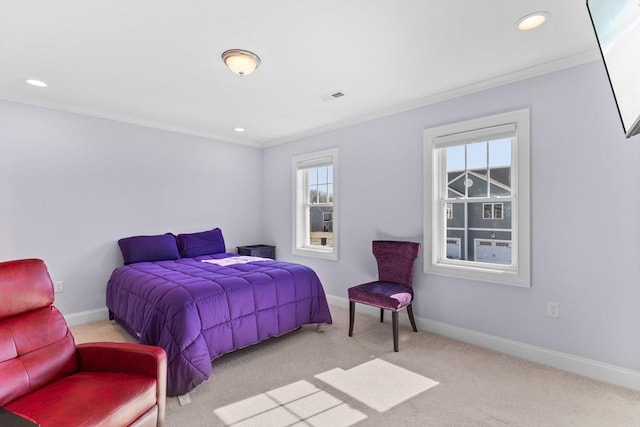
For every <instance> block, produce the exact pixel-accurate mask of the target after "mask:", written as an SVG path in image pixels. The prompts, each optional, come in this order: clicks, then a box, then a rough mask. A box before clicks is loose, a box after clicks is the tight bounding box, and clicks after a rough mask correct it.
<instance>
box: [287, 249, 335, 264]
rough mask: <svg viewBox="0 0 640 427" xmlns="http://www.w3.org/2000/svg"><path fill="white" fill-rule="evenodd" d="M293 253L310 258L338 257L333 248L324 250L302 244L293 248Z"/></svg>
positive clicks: (331, 258)
mask: <svg viewBox="0 0 640 427" xmlns="http://www.w3.org/2000/svg"><path fill="white" fill-rule="evenodd" d="M293 254H294V255H299V256H307V257H311V258H319V259H328V260H333V261H336V260H337V259H338V254H337V252H336V250H335V249H333V250H326V249H322V248H319V247H313V246H304V247H300V248H294V249H293Z"/></svg>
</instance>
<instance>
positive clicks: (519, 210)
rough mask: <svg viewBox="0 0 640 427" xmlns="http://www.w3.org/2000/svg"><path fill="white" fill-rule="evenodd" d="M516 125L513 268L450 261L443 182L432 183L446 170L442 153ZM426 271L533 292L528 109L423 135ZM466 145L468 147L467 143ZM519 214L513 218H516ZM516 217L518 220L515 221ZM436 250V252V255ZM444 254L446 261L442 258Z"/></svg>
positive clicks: (445, 127) (436, 128) (466, 122)
mask: <svg viewBox="0 0 640 427" xmlns="http://www.w3.org/2000/svg"><path fill="white" fill-rule="evenodd" d="M512 123H515V127H516V138H517V142H516V144H514V147H512V152H511V157H512V164H513V165H515V166H516V169H515V170H516V174H515V180H514V182H512V189H513V190H514V193H513V194H514V198H513V202H512V230H511V231H512V240H513V241H515V242H517V244H516V245H515V246H514V247H513V248H512V261H513V264H512V266H511V267H510V268H503V267H501V266H494V265H492V264H487V263H479V262H473V263H471V262H469V261H457V260H447V259H446V239H445V240H444V243H445V244H443V243H442V239H440V238H438V236H440V235H444V233H440V231H441V230H443V227H445V226H446V223H445V220H444V215H442V214H440V211H441V209H440V200H439V189H438V185H439V180H438V179H434V171H438V170H439V169H440V168H442V167H444V165H442V164H439V163H438V162H439V157H438V156H437V155H436V153H437V152H436V148H437V147H436V143H435V141H436V138H437V139H438V141H439V145H438V148H440V147H443V146H447V145H456V141H459V138H460V135H461V134H464V136H465V137H466V138H467V139H468V142H473V141H479V140H481V139H482V138H483V137H486V134H487V132H489V131H487V129H491V132H495V130H496V127H498V128H497V129H500V127H503V126H504V127H505V128H506V127H508V125H509V124H512ZM423 136H424V139H423V143H424V197H423V202H424V246H423V252H424V271H425V272H426V273H434V274H440V275H444V276H451V277H457V278H463V279H469V280H477V281H485V282H492V283H499V284H505V285H512V286H519V287H530V286H531V238H530V236H531V232H530V147H529V146H530V127H529V109H528V108H525V109H522V110H517V111H512V112H507V113H502V114H496V115H493V116H488V117H481V118H478V119H473V120H467V121H463V122H457V123H451V124H448V125H444V126H438V127H433V128H429V129H425V130H424V134H423ZM468 142H465V143H468ZM514 211H515V212H514ZM514 213H515V215H514ZM439 246H440V247H439ZM434 248H435V249H434ZM443 253H444V256H443Z"/></svg>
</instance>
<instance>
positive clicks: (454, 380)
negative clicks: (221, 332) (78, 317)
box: [72, 306, 640, 427]
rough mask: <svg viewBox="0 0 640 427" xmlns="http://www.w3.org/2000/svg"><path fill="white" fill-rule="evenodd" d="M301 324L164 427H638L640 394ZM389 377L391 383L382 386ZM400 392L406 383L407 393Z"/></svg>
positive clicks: (479, 352) (476, 351) (244, 360)
mask: <svg viewBox="0 0 640 427" xmlns="http://www.w3.org/2000/svg"><path fill="white" fill-rule="evenodd" d="M331 311H332V314H333V318H334V325H332V326H324V327H323V328H322V329H321V332H316V328H315V326H305V327H303V328H302V329H299V330H297V331H294V332H291V333H289V334H287V335H285V336H283V337H280V338H272V339H270V340H267V341H265V342H263V343H261V344H258V345H255V346H252V347H250V348H246V349H243V350H239V351H236V352H234V353H231V354H227V355H224V356H222V357H220V358H218V359H216V360H215V361H214V363H213V375H212V377H211V379H210V380H208V381H206V382H205V383H203V384H201V385H199V386H198V387H197V388H196V389H195V391H193V392H191V393H190V394H189V399H190V400H191V403H189V404H187V405H185V406H180V404H179V402H178V399H177V398H175V397H170V398H168V399H167V413H166V421H167V426H170V427H171V426H194V427H195V426H223V425H233V426H236V427H240V426H250V425H256V426H269V425H272V426H306V425H309V426H332V427H335V426H341V425H344V426H348V425H358V426H391V425H404V426H580V427H583V426H586V427H588V426H598V427H604V426H615V427H618V426H625V427H626V426H629V427H631V426H637V427H638V426H640V392H636V391H632V390H628V389H624V388H621V387H616V386H612V385H608V384H603V383H599V382H597V381H593V380H590V379H587V378H583V377H580V376H576V375H573V374H569V373H566V372H563V371H559V370H556V369H553V368H547V367H544V366H541V365H537V364H535V363H531V362H527V361H524V360H521V359H518V358H515V357H511V356H507V355H504V354H500V353H496V352H493V351H490V350H486V349H482V348H479V347H475V346H472V345H468V344H464V343H460V342H457V341H453V340H450V339H448V338H444V337H441V336H438V335H433V334H429V333H425V332H418V333H414V332H412V331H411V330H410V328H409V327H407V326H405V325H401V326H400V352H399V353H394V352H393V343H392V339H391V325H390V323H389V322H387V323H385V324H380V323H379V321H378V319H377V318H374V317H370V316H366V315H358V316H357V317H356V323H355V330H354V336H353V337H352V338H349V337H347V329H348V313H347V310H345V309H343V308H340V307H333V306H332V307H331ZM72 331H73V333H74V336H75V337H76V342H88V341H103V340H106V341H134V340H133V339H132V338H131V337H130V336H129V335H128V334H127V333H126V332H124V331H123V330H122V329H121V328H120V327H119V326H117V325H116V324H114V323H113V322H106V321H104V322H96V323H91V324H85V325H79V326H74V327H72ZM385 378H388V381H385ZM403 384H404V385H403Z"/></svg>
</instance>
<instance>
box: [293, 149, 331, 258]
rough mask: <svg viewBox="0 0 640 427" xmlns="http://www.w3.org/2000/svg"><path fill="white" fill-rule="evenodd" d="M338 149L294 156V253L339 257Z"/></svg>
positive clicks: (319, 256)
mask: <svg viewBox="0 0 640 427" xmlns="http://www.w3.org/2000/svg"><path fill="white" fill-rule="evenodd" d="M337 164H338V150H336V149H332V150H326V151H321V152H318V153H311V154H305V155H301V156H295V157H294V158H293V168H292V170H293V204H294V215H293V216H294V221H293V222H294V224H293V253H294V254H295V255H305V256H314V257H318V258H327V259H337V258H338V252H337V247H338V245H337V243H338V239H337V227H336V221H335V218H336V207H337V206H336V205H337V203H336V202H337Z"/></svg>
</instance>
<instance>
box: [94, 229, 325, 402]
mask: <svg viewBox="0 0 640 427" xmlns="http://www.w3.org/2000/svg"><path fill="white" fill-rule="evenodd" d="M205 234H206V236H205ZM203 236H204V237H203ZM212 236H213V237H212ZM212 242H215V244H213V243H212ZM220 242H222V243H220ZM118 243H119V245H120V248H121V250H122V254H123V258H124V261H125V265H124V266H122V267H118V268H116V269H115V270H114V271H113V273H112V274H111V277H110V279H109V281H108V283H107V296H106V299H107V308H108V309H109V317H110V318H111V319H113V320H115V321H117V322H118V323H119V324H120V325H122V327H123V328H124V329H126V330H127V331H128V332H129V333H130V334H131V335H133V336H134V337H135V338H137V340H138V341H139V342H140V343H143V344H151V345H158V346H160V347H162V348H164V349H165V351H166V352H167V359H168V369H167V394H168V395H170V396H175V395H180V394H184V393H187V392H188V391H190V390H191V389H193V388H194V387H195V386H197V385H198V384H200V383H201V382H202V381H204V380H206V379H208V378H209V377H210V376H211V373H212V361H213V360H214V359H215V358H217V357H218V356H221V355H223V354H225V353H229V352H232V351H234V350H237V349H239V348H243V347H246V346H249V345H252V344H256V343H258V342H261V341H263V340H265V339H268V338H270V337H275V336H280V335H282V334H285V333H287V332H289V331H292V330H295V329H298V328H300V327H301V326H303V325H306V324H321V323H326V324H331V323H332V319H331V313H330V311H329V306H328V304H327V300H326V297H325V293H324V289H323V287H322V284H321V282H320V280H319V278H318V276H317V275H316V273H315V272H314V271H313V270H312V269H311V268H309V267H306V266H304V265H300V264H293V263H287V262H280V261H274V260H271V259H265V258H257V257H246V256H239V255H237V254H230V253H226V252H225V249H224V240H223V239H222V234H221V232H220V230H219V229H214V230H210V231H207V232H202V233H192V234H189V235H178V236H174V235H172V234H169V233H168V234H165V235H161V236H135V237H130V238H126V239H121V240H120V241H119V242H118ZM174 245H175V248H174ZM207 252H211V253H207Z"/></svg>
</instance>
